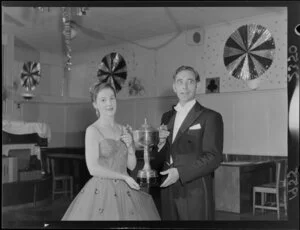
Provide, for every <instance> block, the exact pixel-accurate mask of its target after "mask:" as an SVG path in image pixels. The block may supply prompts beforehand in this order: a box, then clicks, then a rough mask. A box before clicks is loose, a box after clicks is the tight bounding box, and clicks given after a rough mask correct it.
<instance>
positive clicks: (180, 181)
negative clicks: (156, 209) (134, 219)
mask: <svg viewBox="0 0 300 230" xmlns="http://www.w3.org/2000/svg"><path fill="white" fill-rule="evenodd" d="M173 80H174V81H173V90H174V92H175V93H176V94H177V97H178V99H179V102H178V104H177V105H176V106H175V107H173V109H172V110H170V111H168V112H166V113H164V114H163V116H162V119H161V126H160V128H159V136H160V143H159V144H158V150H157V151H158V152H157V154H158V155H159V157H158V159H163V161H164V162H162V166H163V167H162V171H161V172H160V174H161V175H162V176H163V177H164V180H163V182H162V184H161V185H160V187H161V202H162V203H161V209H162V219H163V220H213V219H214V211H215V210H214V190H213V187H214V186H213V174H214V170H215V169H216V168H217V167H219V165H220V163H221V161H222V151H223V119H222V116H221V115H220V114H219V113H218V112H216V111H213V110H211V109H208V108H206V107H204V106H202V105H200V103H199V102H197V101H196V99H195V95H196V89H197V83H199V82H200V77H199V74H198V72H197V71H196V70H194V69H193V68H192V67H189V66H181V67H179V68H178V69H177V70H176V72H175V74H174V76H173ZM161 161H162V160H161Z"/></svg>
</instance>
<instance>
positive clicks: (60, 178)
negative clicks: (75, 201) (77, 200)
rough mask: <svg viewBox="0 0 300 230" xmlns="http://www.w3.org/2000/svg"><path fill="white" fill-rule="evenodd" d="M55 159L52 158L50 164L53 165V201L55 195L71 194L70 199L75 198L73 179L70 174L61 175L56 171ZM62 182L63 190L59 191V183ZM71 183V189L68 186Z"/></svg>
mask: <svg viewBox="0 0 300 230" xmlns="http://www.w3.org/2000/svg"><path fill="white" fill-rule="evenodd" d="M55 161H56V160H55V159H54V158H50V164H51V172H52V200H54V196H55V194H66V195H67V194H68V193H69V194H70V198H71V199H72V198H73V177H72V176H70V175H68V174H59V173H57V171H56V167H55ZM58 181H61V182H62V189H61V190H58V189H59V187H57V182H58ZM68 182H69V189H68V186H67V184H68Z"/></svg>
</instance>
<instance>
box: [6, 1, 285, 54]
mask: <svg viewBox="0 0 300 230" xmlns="http://www.w3.org/2000/svg"><path fill="white" fill-rule="evenodd" d="M282 9H283V8H276V7H89V8H88V10H87V13H86V15H83V16H76V14H74V15H73V16H72V19H73V20H74V21H75V22H76V23H77V24H78V27H77V31H78V33H77V36H76V37H75V38H74V39H73V40H72V41H71V47H72V52H83V51H87V50H92V49H96V48H99V47H101V46H108V45H112V44H116V43H122V42H137V41H138V40H142V39H147V38H151V37H155V36H159V35H164V34H172V33H181V32H182V31H184V30H189V29H194V28H201V27H206V26H209V25H213V24H219V23H230V22H231V21H233V20H237V19H242V18H245V17H253V16H256V15H261V14H267V13H274V12H276V13H280V12H281V10H282ZM73 10H75V8H73ZM62 28H63V26H62V11H61V8H60V7H51V8H50V11H49V12H48V10H47V8H46V9H45V10H44V12H40V11H38V10H37V9H36V8H33V7H4V6H2V31H3V32H7V33H13V34H14V35H15V37H16V40H15V44H16V45H17V46H22V47H27V48H31V49H35V50H39V51H46V52H50V53H61V52H63V50H64V49H63V47H64V38H63V35H62ZM89 29H92V30H93V31H91V30H89Z"/></svg>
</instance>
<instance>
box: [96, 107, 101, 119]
mask: <svg viewBox="0 0 300 230" xmlns="http://www.w3.org/2000/svg"><path fill="white" fill-rule="evenodd" d="M96 115H97V117H100V113H99V110H98V109H96Z"/></svg>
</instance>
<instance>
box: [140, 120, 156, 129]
mask: <svg viewBox="0 0 300 230" xmlns="http://www.w3.org/2000/svg"><path fill="white" fill-rule="evenodd" d="M140 130H141V131H146V132H155V131H157V130H156V129H155V128H153V127H152V126H151V125H150V124H148V123H147V118H145V122H144V124H143V125H142V128H141V129H140Z"/></svg>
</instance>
